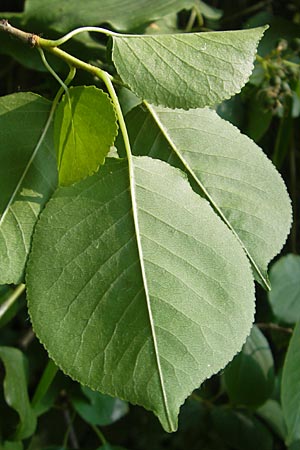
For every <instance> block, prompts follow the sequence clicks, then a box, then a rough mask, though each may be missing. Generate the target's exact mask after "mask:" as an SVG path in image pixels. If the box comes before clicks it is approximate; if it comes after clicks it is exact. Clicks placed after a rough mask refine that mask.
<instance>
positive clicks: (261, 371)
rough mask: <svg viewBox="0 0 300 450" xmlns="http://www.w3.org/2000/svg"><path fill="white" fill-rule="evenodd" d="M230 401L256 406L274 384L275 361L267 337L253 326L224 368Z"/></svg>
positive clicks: (267, 394) (261, 402)
mask: <svg viewBox="0 0 300 450" xmlns="http://www.w3.org/2000/svg"><path fill="white" fill-rule="evenodd" d="M224 379H225V384H226V389H227V393H228V395H229V398H230V400H231V401H232V402H233V403H235V404H238V405H246V406H248V407H257V406H259V405H261V404H263V403H264V402H265V401H266V400H267V399H268V398H269V396H270V395H271V393H272V391H273V387H274V361H273V356H272V352H271V349H270V347H269V343H268V341H267V339H266V338H265V337H264V335H263V334H262V332H261V331H260V330H259V329H258V328H257V327H256V326H254V327H253V328H252V330H251V334H250V336H248V338H247V341H246V343H245V344H244V346H243V348H242V351H241V352H240V353H239V354H238V355H237V356H235V358H234V359H233V361H232V362H231V363H230V364H229V366H227V367H226V369H225V371H224Z"/></svg>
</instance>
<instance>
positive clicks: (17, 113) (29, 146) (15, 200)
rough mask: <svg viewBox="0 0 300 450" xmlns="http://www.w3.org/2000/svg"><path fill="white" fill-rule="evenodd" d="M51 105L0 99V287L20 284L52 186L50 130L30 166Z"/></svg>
mask: <svg viewBox="0 0 300 450" xmlns="http://www.w3.org/2000/svg"><path fill="white" fill-rule="evenodd" d="M50 106H51V104H50V103H49V102H48V101H47V100H45V99H43V98H42V97H39V96H38V95H35V94H31V93H18V94H12V95H8V96H6V97H2V98H1V99H0V140H1V150H0V153H1V166H0V192H1V198H0V283H1V284H6V283H7V284H9V283H15V284H17V283H19V282H20V281H22V280H23V271H24V266H25V263H26V260H27V256H28V252H29V249H30V244H31V235H32V232H33V228H34V225H35V223H36V220H37V217H38V214H39V212H40V211H41V209H42V208H43V206H44V204H45V202H46V201H47V200H48V198H49V197H50V195H51V194H52V192H53V191H54V189H55V187H56V184H57V170H56V161H55V154H54V149H53V143H52V137H51V127H50V129H49V131H48V133H47V134H46V137H45V139H44V141H43V142H42V144H41V146H40V148H39V150H38V152H37V154H36V157H35V158H34V160H33V161H32V163H31V164H30V158H31V156H32V154H33V152H34V150H35V147H36V145H37V143H38V140H39V138H40V135H41V133H42V131H43V128H44V126H45V123H46V121H47V118H48V116H49V111H50ZM27 169H28V171H27V173H26V175H25V177H24V174H25V172H26V170H27ZM22 178H23V181H22ZM18 185H19V189H17V187H18Z"/></svg>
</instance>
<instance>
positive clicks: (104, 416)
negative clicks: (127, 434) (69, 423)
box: [72, 387, 128, 426]
mask: <svg viewBox="0 0 300 450" xmlns="http://www.w3.org/2000/svg"><path fill="white" fill-rule="evenodd" d="M82 391H83V393H84V394H85V397H86V398H85V399H83V398H78V397H76V396H75V397H73V398H72V403H73V405H74V408H75V410H76V411H77V413H78V414H79V415H80V416H81V417H82V418H83V420H85V421H86V422H88V423H91V424H93V425H101V426H104V425H110V424H112V423H114V422H116V421H117V420H119V419H121V417H123V416H124V415H125V414H127V413H128V405H127V403H125V402H123V401H122V400H119V399H117V398H112V397H109V396H108V395H103V394H100V393H99V392H95V391H92V390H91V389H89V388H87V387H82Z"/></svg>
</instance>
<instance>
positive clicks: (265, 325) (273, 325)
mask: <svg viewBox="0 0 300 450" xmlns="http://www.w3.org/2000/svg"><path fill="white" fill-rule="evenodd" d="M256 326H257V327H258V328H260V329H261V330H273V331H280V332H282V333H287V334H293V329H292V328H286V327H281V326H280V325H277V324H276V323H257V324H256Z"/></svg>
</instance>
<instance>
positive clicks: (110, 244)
mask: <svg viewBox="0 0 300 450" xmlns="http://www.w3.org/2000/svg"><path fill="white" fill-rule="evenodd" d="M132 164H133V174H132V177H133V179H132V184H131V186H130V183H129V177H128V167H127V161H124V160H118V159H112V160H111V161H110V160H107V162H106V163H105V165H104V166H102V167H101V169H100V171H99V172H98V173H97V174H96V175H94V176H92V177H89V178H87V179H86V180H83V181H81V182H79V183H76V184H75V185H73V186H71V187H67V188H60V189H59V190H58V191H57V192H56V193H55V195H54V197H53V198H52V199H51V201H50V202H49V203H48V204H47V207H46V208H45V209H44V211H43V214H42V216H41V220H40V221H39V223H38V225H37V227H36V232H35V236H34V242H33V250H32V253H31V257H30V261H29V264H28V273H27V285H28V298H29V310H30V315H31V318H32V322H33V326H34V329H35V332H36V333H37V335H38V337H39V339H40V340H41V341H42V343H43V344H44V345H45V347H46V348H47V350H48V352H49V354H50V356H51V358H53V359H54V361H55V362H56V363H57V364H58V365H59V366H60V367H61V368H62V369H63V370H64V371H65V372H66V373H68V374H69V375H70V376H72V377H73V378H75V379H77V380H79V381H80V382H81V383H83V384H87V385H88V386H90V387H91V388H93V389H96V390H99V391H101V392H103V393H106V394H109V395H111V396H117V397H119V398H121V399H125V400H128V401H130V402H132V403H137V404H140V405H143V406H144V407H145V408H147V409H150V410H152V411H154V413H155V414H156V415H157V416H158V417H159V419H160V421H161V423H162V425H163V427H164V428H165V429H166V430H167V431H173V430H175V429H176V428H177V415H178V412H179V407H180V405H181V404H182V403H183V401H184V400H185V398H186V397H187V395H188V394H190V393H191V391H192V390H193V389H195V388H196V387H197V386H199V385H200V383H201V382H202V381H203V380H204V379H206V378H207V377H209V376H211V375H212V374H213V373H216V372H217V371H218V370H220V369H221V368H222V367H224V366H225V364H226V363H227V362H228V361H229V360H230V359H231V358H232V357H233V356H234V354H235V353H236V352H237V351H238V350H239V349H240V348H241V346H242V344H243V342H244V340H245V338H246V336H247V334H248V333H249V330H250V327H251V324H252V320H253V313H254V292H253V279H252V274H251V270H250V267H249V264H248V261H247V258H246V256H245V254H244V252H243V251H242V249H241V248H240V246H239V245H238V243H237V242H236V239H235V238H234V236H233V235H232V233H231V232H230V231H229V230H228V228H227V227H226V226H225V225H224V224H223V223H222V221H221V220H220V219H219V218H218V217H217V216H216V214H215V213H214V212H213V210H212V209H211V208H210V206H209V204H208V203H207V202H206V201H205V200H203V199H202V198H201V197H200V196H198V195H197V194H196V193H194V192H193V191H192V189H191V187H190V185H189V184H188V182H187V180H186V178H185V176H184V174H183V173H182V172H180V171H179V170H178V169H175V168H172V167H171V166H169V165H167V164H166V163H164V162H162V161H158V160H153V159H151V158H148V157H144V158H137V157H133V161H132ZM130 187H131V191H130ZM133 207H134V210H135V212H136V218H135V219H136V221H134V218H133V215H132V208H133Z"/></svg>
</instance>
